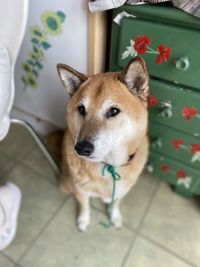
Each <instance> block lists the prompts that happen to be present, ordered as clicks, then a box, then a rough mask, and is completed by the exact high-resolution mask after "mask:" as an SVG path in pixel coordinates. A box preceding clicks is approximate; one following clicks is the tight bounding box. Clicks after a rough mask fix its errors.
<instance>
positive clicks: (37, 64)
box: [36, 62, 43, 70]
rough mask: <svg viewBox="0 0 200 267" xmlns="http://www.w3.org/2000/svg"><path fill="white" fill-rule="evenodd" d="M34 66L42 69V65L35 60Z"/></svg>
mask: <svg viewBox="0 0 200 267" xmlns="http://www.w3.org/2000/svg"><path fill="white" fill-rule="evenodd" d="M36 66H37V67H38V69H40V70H42V69H43V65H42V64H40V63H39V62H36Z"/></svg>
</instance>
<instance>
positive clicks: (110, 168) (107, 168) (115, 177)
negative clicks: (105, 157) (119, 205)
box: [100, 163, 121, 228]
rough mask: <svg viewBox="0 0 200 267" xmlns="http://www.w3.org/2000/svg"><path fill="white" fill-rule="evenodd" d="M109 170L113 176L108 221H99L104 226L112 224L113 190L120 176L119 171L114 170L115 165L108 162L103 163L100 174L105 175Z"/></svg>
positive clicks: (107, 226)
mask: <svg viewBox="0 0 200 267" xmlns="http://www.w3.org/2000/svg"><path fill="white" fill-rule="evenodd" d="M106 171H107V172H109V173H110V174H111V176H112V178H113V190H112V200H111V204H110V206H109V208H108V214H109V221H108V223H105V222H100V224H102V225H103V226H104V227H106V228H109V227H110V226H111V225H112V210H113V204H114V199H115V191H116V181H119V180H120V179H121V176H120V175H119V173H117V172H116V167H115V166H113V165H110V164H107V163H106V164H105V166H104V167H103V169H102V172H101V174H102V176H105V172H106Z"/></svg>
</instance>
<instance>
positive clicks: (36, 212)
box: [5, 166, 65, 262]
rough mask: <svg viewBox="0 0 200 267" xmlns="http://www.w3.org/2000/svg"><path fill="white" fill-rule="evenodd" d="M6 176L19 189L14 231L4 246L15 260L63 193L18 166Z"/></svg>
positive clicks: (49, 214)
mask: <svg viewBox="0 0 200 267" xmlns="http://www.w3.org/2000/svg"><path fill="white" fill-rule="evenodd" d="M6 179H8V180H11V181H13V182H14V183H15V184H16V185H18V186H19V188H20V189H21V190H22V205H21V209H20V213H19V220H18V229H17V235H16V237H15V240H14V242H13V243H12V244H11V245H10V246H9V247H8V248H7V249H6V250H5V253H6V254H7V255H9V256H10V257H11V258H12V259H14V261H16V262H17V261H18V259H19V258H20V257H21V256H22V254H23V253H24V252H25V250H26V249H27V247H28V246H29V245H30V244H31V243H32V241H33V240H34V238H35V237H36V236H37V235H38V233H39V232H40V231H41V229H43V227H44V226H45V225H46V223H47V222H48V221H49V219H50V218H51V217H52V215H53V214H54V213H55V212H56V210H57V209H58V208H59V207H60V205H62V203H63V201H64V199H65V196H64V195H63V194H62V193H60V192H59V191H58V190H57V188H56V187H54V186H53V185H51V184H50V183H49V182H48V181H46V180H45V179H44V178H42V177H39V176H37V175H36V174H35V173H32V172H31V171H30V170H29V169H26V168H24V167H21V166H18V167H16V168H14V169H13V171H12V172H10V173H9V174H8V175H7V176H6Z"/></svg>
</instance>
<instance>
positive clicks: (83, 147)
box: [74, 140, 94, 157]
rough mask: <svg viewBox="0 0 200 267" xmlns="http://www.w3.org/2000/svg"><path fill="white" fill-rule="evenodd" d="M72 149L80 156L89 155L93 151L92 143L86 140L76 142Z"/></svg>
mask: <svg viewBox="0 0 200 267" xmlns="http://www.w3.org/2000/svg"><path fill="white" fill-rule="evenodd" d="M74 149H75V150H76V152H77V153H78V154H79V155H81V156H87V157H88V156H90V155H91V154H92V152H93V151H94V145H93V144H92V143H90V142H88V141H86V140H83V141H80V142H78V143H76V145H75V147H74Z"/></svg>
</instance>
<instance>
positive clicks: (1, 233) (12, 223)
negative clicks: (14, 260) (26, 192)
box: [0, 182, 21, 251]
mask: <svg viewBox="0 0 200 267" xmlns="http://www.w3.org/2000/svg"><path fill="white" fill-rule="evenodd" d="M20 203H21V192H20V190H19V188H18V187H17V186H16V185H14V184H13V183H10V182H8V183H7V184H6V185H5V186H2V187H0V210H1V212H0V214H1V218H0V221H1V224H0V251H1V250H3V249H4V248H6V247H7V246H8V245H9V244H10V243H11V242H12V240H13V238H14V236H15V233H16V227H17V217H18V213H19V208H20Z"/></svg>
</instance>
